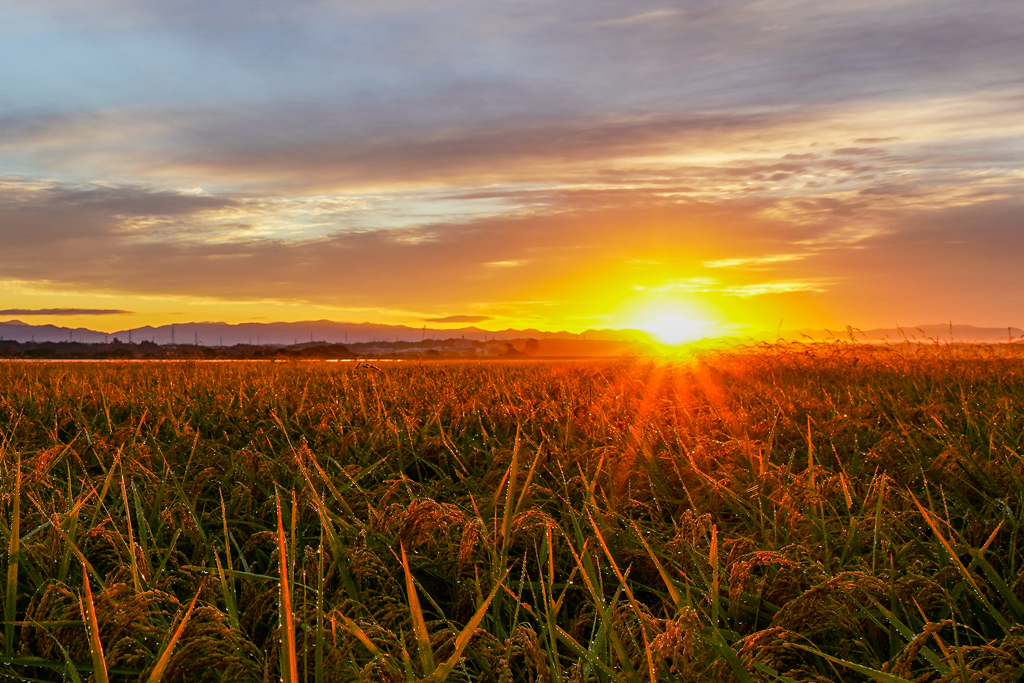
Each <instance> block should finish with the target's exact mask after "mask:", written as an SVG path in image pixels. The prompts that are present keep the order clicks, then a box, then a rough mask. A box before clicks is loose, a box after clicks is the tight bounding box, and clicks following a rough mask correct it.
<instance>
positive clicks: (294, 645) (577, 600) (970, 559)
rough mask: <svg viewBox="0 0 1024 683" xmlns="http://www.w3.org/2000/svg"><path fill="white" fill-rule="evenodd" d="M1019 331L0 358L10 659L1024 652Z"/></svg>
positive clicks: (70, 671)
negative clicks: (597, 347)
mask: <svg viewBox="0 0 1024 683" xmlns="http://www.w3.org/2000/svg"><path fill="white" fill-rule="evenodd" d="M1022 455H1024V354H1022V353H1021V352H1020V351H1019V350H1018V349H1015V348H1013V347H1010V346H1009V345H1004V346H992V347H952V346H939V345H933V346H918V345H909V344H905V345H902V346H891V347H866V346H856V345H852V344H849V345H847V344H830V345H765V346H759V347H753V348H744V349H736V350H731V351H719V352H713V353H711V352H709V353H706V354H703V355H699V356H694V357H690V358H685V359H680V360H675V361H667V360H652V359H630V360H609V361H590V362H586V363H581V362H561V363H552V362H548V363H543V362H507V363H472V362H467V363H425V364H416V363H396V364H381V365H380V366H379V367H372V368H371V367H364V366H362V367H355V366H352V365H347V364H332V363H307V362H302V363H300V362H295V363H291V362H289V363H270V362H248V363H202V362H195V363H192V362H188V363H117V362H110V363H90V364H75V363H19V362H5V363H0V468H2V471H0V499H2V507H0V532H2V534H3V547H4V548H5V549H6V553H5V559H4V561H5V563H6V569H7V571H6V577H7V585H6V590H5V592H4V596H5V598H4V629H3V652H2V655H0V662H2V666H0V674H3V675H4V676H7V677H9V678H13V679H18V680H43V681H49V680H52V681H57V680H72V681H85V680H89V679H91V680H94V681H102V680H110V681H128V680H144V681H270V680H274V681H277V680H281V681H314V682H316V683H321V682H322V681H346V680H352V681H357V680H359V681H362V680H369V681H374V680H376V681H412V680H424V679H426V680H433V681H445V680H447V681H460V680H461V681H496V682H502V683H505V682H511V681H523V682H526V681H531V682H533V681H554V682H558V683H569V682H575V681H579V682H584V681H599V682H602V683H606V682H612V681H616V682H618V681H629V682H633V681H637V682H640V681H663V680H664V681H707V680H722V681H824V680H828V681H831V680H844V681H861V680H871V681H935V682H938V681H975V680H1017V679H1019V678H1020V677H1021V676H1022V675H1024V669H1022V668H1021V664H1020V662H1021V661H1024V628H1022V623H1024V567H1022V566H1021V565H1022V560H1021V558H1022V557H1024V555H1022V554H1021V546H1022V539H1021V533H1020V532H1021V528H1022V525H1024V460H1022Z"/></svg>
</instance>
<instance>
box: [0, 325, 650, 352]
mask: <svg viewBox="0 0 1024 683" xmlns="http://www.w3.org/2000/svg"><path fill="white" fill-rule="evenodd" d="M115 338H116V339H118V340H119V341H121V342H124V343H129V342H135V343H138V342H142V341H151V342H154V343H156V344H199V345H203V346H233V345H235V344H257V345H291V344H299V343H302V342H311V341H316V342H328V343H332V344H345V343H352V344H356V343H366V342H418V341H422V340H424V339H459V338H462V339H470V340H475V341H487V340H490V339H498V340H501V339H530V338H532V339H587V340H611V341H650V335H649V334H648V333H647V332H642V331H639V330H587V331H586V332H582V333H580V334H574V333H571V332H544V331H542V330H536V329H524V330H514V329H507V330H499V331H490V330H482V329H480V328H478V327H472V326H471V327H459V328H454V329H452V328H449V329H438V328H431V327H419V328H416V327H408V326H406V325H381V324H376V323H347V322H334V321H331V320H310V321H303V322H295V323H281V322H278V323H240V324H237V325H232V324H229V323H219V322H201V323H181V324H178V323H175V324H174V325H161V326H159V327H153V326H150V325H145V326H142V327H135V328H132V329H129V330H120V331H118V332H111V333H106V332H97V331H95V330H90V329H87V328H84V327H75V328H70V327H59V326H56V325H30V324H28V323H24V322H22V321H20V320H8V321H7V322H0V339H10V340H13V341H18V342H22V343H24V342H29V341H36V342H62V341H75V342H82V343H86V344H96V343H103V342H108V341H113V340H114V339H115Z"/></svg>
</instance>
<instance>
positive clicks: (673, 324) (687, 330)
mask: <svg viewBox="0 0 1024 683" xmlns="http://www.w3.org/2000/svg"><path fill="white" fill-rule="evenodd" d="M705 326H706V323H703V322H699V321H696V320H690V319H688V318H683V317H680V316H678V315H662V316H659V317H657V318H654V319H652V320H649V321H647V322H645V323H643V324H641V325H638V327H639V328H640V329H641V330H644V331H645V332H650V333H651V334H653V335H655V336H656V337H658V339H660V340H661V341H663V342H665V343H666V344H681V343H682V342H688V341H693V340H695V339H700V338H701V337H704V336H706V330H705V329H704V328H705Z"/></svg>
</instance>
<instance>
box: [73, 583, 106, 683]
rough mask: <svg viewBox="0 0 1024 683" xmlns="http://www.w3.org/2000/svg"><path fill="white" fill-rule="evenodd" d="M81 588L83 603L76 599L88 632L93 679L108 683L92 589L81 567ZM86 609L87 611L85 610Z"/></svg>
mask: <svg viewBox="0 0 1024 683" xmlns="http://www.w3.org/2000/svg"><path fill="white" fill-rule="evenodd" d="M82 586H83V587H84V588H85V602H84V604H83V602H82V598H81V597H79V598H78V607H79V609H80V610H81V611H82V619H84V620H85V623H86V626H85V628H86V630H87V631H88V632H89V655H90V656H91V657H92V666H93V677H94V680H95V681H96V683H108V678H107V661H106V659H104V657H103V643H102V642H101V641H100V625H99V622H97V620H96V605H95V604H93V600H92V588H91V587H90V586H89V574H88V572H86V570H85V567H84V566H83V567H82ZM86 608H88V610H87V609H86Z"/></svg>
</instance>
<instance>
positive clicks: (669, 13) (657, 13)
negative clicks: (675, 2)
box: [594, 9, 682, 26]
mask: <svg viewBox="0 0 1024 683" xmlns="http://www.w3.org/2000/svg"><path fill="white" fill-rule="evenodd" d="M680 14H682V11H681V10H678V9H658V10H651V11H650V12H641V13H640V14H633V15H630V16H628V17H622V18H621V19H606V20H604V21H598V22H595V23H594V26H629V25H631V24H646V23H648V22H652V21H664V20H666V19H670V18H672V17H676V16H679V15H680Z"/></svg>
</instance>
